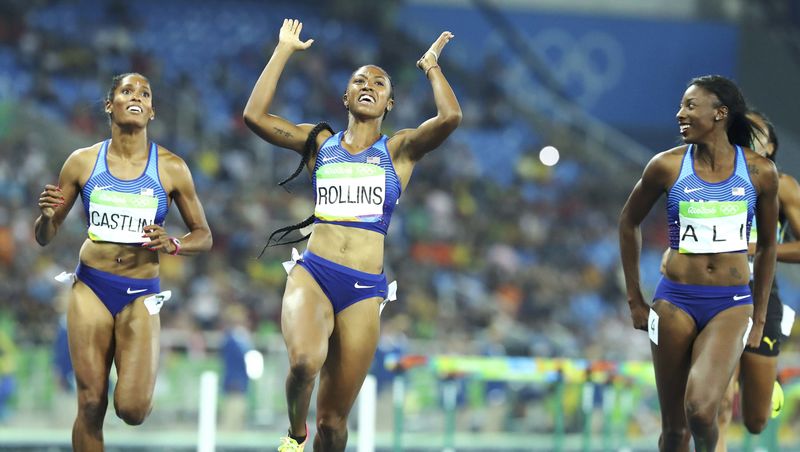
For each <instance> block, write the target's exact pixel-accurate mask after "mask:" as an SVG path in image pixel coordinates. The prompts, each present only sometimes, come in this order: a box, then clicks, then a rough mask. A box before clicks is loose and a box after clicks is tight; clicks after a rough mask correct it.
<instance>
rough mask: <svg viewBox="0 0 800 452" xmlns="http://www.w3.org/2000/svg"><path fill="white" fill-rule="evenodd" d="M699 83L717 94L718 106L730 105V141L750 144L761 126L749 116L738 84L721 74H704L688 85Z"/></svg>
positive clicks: (698, 84) (743, 144) (727, 128)
mask: <svg viewBox="0 0 800 452" xmlns="http://www.w3.org/2000/svg"><path fill="white" fill-rule="evenodd" d="M692 85H697V86H699V87H701V88H703V89H705V90H706V91H708V92H710V93H712V94H714V95H715V96H717V99H718V100H719V104H718V105H716V107H720V106H723V105H724V106H726V107H728V120H727V124H726V130H727V133H728V141H730V142H731V143H732V144H737V145H739V146H750V145H751V144H752V143H753V140H754V139H755V138H756V135H755V134H756V131H758V130H760V129H759V127H758V126H757V125H756V124H755V123H753V121H751V120H750V118H748V117H747V111H748V108H747V102H746V101H745V100H744V96H743V95H742V92H741V90H739V87H738V86H736V84H735V83H734V82H733V81H732V80H730V79H728V78H725V77H723V76H721V75H704V76H702V77H695V78H693V79H692V80H690V81H689V84H688V86H692Z"/></svg>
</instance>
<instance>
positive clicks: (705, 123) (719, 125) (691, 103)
mask: <svg viewBox="0 0 800 452" xmlns="http://www.w3.org/2000/svg"><path fill="white" fill-rule="evenodd" d="M675 116H676V118H677V119H678V127H680V133H681V136H683V141H685V142H687V143H697V142H699V141H700V140H701V139H702V138H703V137H705V136H707V135H708V134H709V133H711V132H712V131H713V130H715V129H721V130H722V131H723V132H724V131H725V124H726V120H727V116H728V107H726V106H724V105H722V104H721V103H720V101H719V99H717V96H716V95H715V94H713V93H711V92H709V91H707V90H705V89H704V88H702V87H700V86H697V85H692V86H690V87H689V88H687V89H686V92H685V93H684V94H683V99H681V106H680V109H678V113H677V114H676V115H675Z"/></svg>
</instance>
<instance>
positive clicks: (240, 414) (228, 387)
mask: <svg viewBox="0 0 800 452" xmlns="http://www.w3.org/2000/svg"><path fill="white" fill-rule="evenodd" d="M223 318H224V323H225V330H224V332H223V336H222V343H221V344H220V358H221V360H222V367H223V371H222V394H223V398H222V408H221V416H220V420H221V423H222V428H224V429H226V430H239V429H242V428H244V427H245V426H246V422H245V419H246V418H247V416H246V414H247V390H248V388H249V385H250V378H249V376H248V374H247V362H246V361H245V355H246V354H247V352H249V351H250V350H253V342H252V339H251V337H250V329H249V326H248V316H247V311H246V310H245V308H244V307H243V306H241V305H238V304H233V305H229V306H228V307H227V308H226V309H225V312H224V313H223Z"/></svg>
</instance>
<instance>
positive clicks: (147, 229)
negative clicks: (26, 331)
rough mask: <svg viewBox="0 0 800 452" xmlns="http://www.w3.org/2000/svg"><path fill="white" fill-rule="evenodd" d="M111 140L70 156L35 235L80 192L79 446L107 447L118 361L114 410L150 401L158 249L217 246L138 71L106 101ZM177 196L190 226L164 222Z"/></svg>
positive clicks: (133, 417) (46, 234)
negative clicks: (171, 228) (173, 230)
mask: <svg viewBox="0 0 800 452" xmlns="http://www.w3.org/2000/svg"><path fill="white" fill-rule="evenodd" d="M105 112H106V113H107V114H108V115H109V119H110V123H111V139H109V140H106V141H103V142H101V143H97V144H94V145H92V146H89V147H87V148H83V149H78V150H76V151H75V152H73V153H72V154H71V155H70V156H69V158H67V160H66V162H65V163H64V166H63V167H62V169H61V174H60V175H59V180H58V185H45V188H44V191H43V192H42V194H41V195H40V197H39V209H40V210H41V215H40V216H39V218H37V219H36V224H35V234H36V241H37V242H39V244H40V245H42V246H44V245H47V244H48V243H50V241H51V240H53V237H55V235H56V233H57V232H58V228H59V227H60V226H61V223H62V222H63V221H64V218H65V217H66V216H67V213H69V210H70V208H72V205H73V203H74V202H75V200H76V199H77V197H78V194H80V196H81V198H82V200H83V208H84V211H85V212H86V222H87V227H88V236H89V237H88V239H87V240H86V241H85V242H84V243H83V246H81V250H80V256H79V261H78V267H77V269H76V270H75V274H74V276H73V277H72V278H71V279H69V280H68V282H71V283H72V290H71V293H70V297H69V306H68V309H67V329H68V337H69V349H70V356H71V357H72V362H73V365H74V368H75V379H76V382H77V389H78V415H77V417H76V419H75V423H74V425H73V428H72V447H73V450H76V451H101V450H103V418H104V417H105V413H106V408H107V406H108V378H109V372H110V371H111V363H112V362H114V364H115V365H116V368H117V377H118V378H117V383H116V386H115V388H114V408H115V409H116V413H117V416H119V417H120V418H121V419H122V420H124V421H125V422H126V423H128V424H130V425H138V424H141V423H142V422H143V421H144V419H145V418H146V417H147V415H148V414H149V413H150V410H151V409H152V400H153V387H154V385H155V378H156V367H157V363H158V353H159V329H160V323H159V316H158V315H157V314H158V312H159V310H160V309H161V306H162V305H163V303H164V301H166V298H168V292H161V289H160V284H159V277H158V268H159V255H158V253H165V254H171V255H178V254H180V255H191V254H196V253H199V252H202V251H208V250H209V249H210V248H211V231H210V230H209V228H208V223H207V222H206V218H205V214H204V213H203V208H202V206H201V205H200V201H199V200H198V198H197V194H196V192H195V188H194V182H193V181H192V175H191V173H190V172H189V168H188V167H187V166H186V163H184V161H183V160H181V159H180V158H179V157H178V156H176V155H175V154H173V153H172V152H170V151H168V150H166V149H164V148H163V147H161V146H159V145H157V144H156V143H153V142H151V141H149V140H148V137H147V125H148V123H149V122H150V121H151V120H153V119H154V118H155V109H154V108H153V103H152V92H151V90H150V82H149V81H148V80H147V78H145V77H144V76H142V75H140V74H136V73H129V74H122V75H118V76H116V77H114V79H113V81H112V84H111V89H110V90H109V92H108V95H107V96H106V100H105ZM170 202H174V203H175V205H177V206H178V210H179V211H180V213H181V216H182V217H183V221H184V223H186V226H187V228H188V229H189V233H188V234H186V235H185V236H183V237H181V238H176V237H172V236H170V235H169V234H167V231H166V230H165V229H164V219H165V217H166V216H167V210H168V209H169V205H170Z"/></svg>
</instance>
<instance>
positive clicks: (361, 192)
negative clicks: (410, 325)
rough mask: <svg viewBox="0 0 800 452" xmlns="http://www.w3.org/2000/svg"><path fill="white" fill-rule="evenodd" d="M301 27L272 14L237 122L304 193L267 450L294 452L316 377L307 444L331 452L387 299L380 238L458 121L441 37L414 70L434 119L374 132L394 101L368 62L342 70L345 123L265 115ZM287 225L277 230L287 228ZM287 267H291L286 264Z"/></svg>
mask: <svg viewBox="0 0 800 452" xmlns="http://www.w3.org/2000/svg"><path fill="white" fill-rule="evenodd" d="M301 30H302V24H301V23H300V22H298V21H297V20H288V19H287V20H284V22H283V25H282V27H281V30H280V34H279V41H278V45H277V46H276V48H275V51H274V52H273V54H272V57H271V58H270V60H269V62H268V63H267V65H266V67H265V68H264V71H263V72H262V73H261V76H260V77H259V79H258V81H257V82H256V84H255V87H254V88H253V92H252V94H251V95H250V99H249V100H248V102H247V106H246V107H245V110H244V119H245V122H246V123H247V125H248V126H249V127H250V129H252V130H253V131H254V132H255V133H256V134H258V135H259V136H260V137H262V138H264V139H265V140H266V141H268V142H270V143H272V144H274V145H277V146H280V147H284V148H287V149H291V150H294V151H296V152H298V153H299V154H300V155H301V156H302V163H301V165H300V167H299V168H298V170H297V171H296V172H295V176H296V175H297V174H298V173H299V172H300V171H301V170H302V167H305V168H306V169H307V170H308V171H309V172H310V173H311V175H312V177H313V180H314V190H315V199H316V202H315V210H314V215H313V216H312V217H309V219H308V220H307V221H306V222H303V223H301V224H299V225H295V227H294V228H297V227H300V226H305V225H311V223H314V225H313V233H312V234H311V235H310V239H309V242H308V247H307V249H306V251H305V253H303V255H302V256H300V255H295V256H294V258H293V261H290V262H288V263H287V264H286V267H287V269H288V270H289V277H288V280H287V283H286V291H285V293H284V296H283V307H282V312H281V330H282V332H283V337H284V339H285V341H286V347H287V349H288V352H289V366H290V369H289V375H288V377H287V379H286V399H287V402H288V408H289V435H288V436H287V437H284V438H281V445H280V446H279V450H281V451H284V452H289V451H299V450H303V448H304V447H305V444H306V437H307V436H308V430H307V427H306V418H307V416H308V407H309V404H310V402H311V392H312V390H313V388H314V384H315V381H316V378H317V376H319V380H320V383H319V392H318V396H317V419H316V424H317V434H316V436H315V438H314V450H317V451H343V450H344V449H345V446H346V444H347V416H348V413H349V412H350V409H351V407H352V405H353V402H354V401H355V398H356V395H357V394H358V391H359V389H360V388H361V384H362V383H363V381H364V377H365V376H366V374H367V371H368V370H369V367H370V364H371V362H372V358H373V356H374V354H375V349H376V346H377V342H378V336H379V326H380V319H379V306H380V304H381V302H382V301H383V300H384V299H386V298H387V297H388V296H389V295H390V294H389V293H388V292H389V289H388V288H387V284H386V278H385V276H384V274H383V252H384V251H383V250H384V236H385V234H386V231H387V228H388V227H389V221H390V219H391V215H392V212H393V210H394V207H395V204H396V203H397V199H398V198H399V196H400V193H401V191H402V190H403V189H404V188H405V187H406V185H407V184H408V181H409V179H410V177H411V172H412V171H413V168H414V165H415V164H416V163H417V162H418V161H419V160H420V159H421V158H422V157H423V156H424V155H425V154H426V153H427V152H430V151H432V150H433V149H435V148H436V147H437V146H439V144H441V143H442V142H443V141H444V140H445V139H446V138H447V136H448V135H450V133H452V132H453V130H455V128H456V127H457V126H458V124H459V122H460V120H461V109H460V107H459V105H458V101H457V100H456V97H455V95H454V93H453V90H452V89H451V88H450V85H449V84H448V83H447V80H446V79H445V77H444V75H443V74H442V71H441V68H440V67H439V65H438V63H437V59H438V57H439V55H440V53H441V51H442V49H443V48H444V46H445V45H446V44H447V42H448V41H449V40H450V39H451V38H452V36H453V35H452V34H451V33H449V32H444V33H442V35H441V36H439V38H438V39H437V40H436V41H435V42H434V43H433V45H431V47H430V49H429V50H428V51H427V52H425V54H424V55H423V57H422V58H420V60H419V61H418V62H417V66H418V67H419V68H420V69H421V70H422V71H423V72H424V74H425V76H426V77H427V78H428V79H429V80H430V83H431V87H432V89H433V96H434V100H435V102H436V108H437V114H436V116H435V117H433V118H431V119H429V120H427V121H425V122H424V123H423V124H421V125H420V126H419V127H417V128H414V129H405V130H401V131H398V132H397V133H395V134H394V135H392V136H391V137H386V136H384V135H382V134H381V124H382V121H383V118H384V116H385V115H386V113H388V112H389V111H390V110H391V109H392V107H393V106H394V97H393V90H392V82H391V79H390V78H389V75H388V74H387V73H386V72H385V71H384V70H383V69H381V68H379V67H377V66H364V67H361V68H359V69H357V70H356V71H355V72H354V73H353V74H352V76H351V77H350V80H349V82H348V85H347V89H346V90H345V94H344V96H343V98H342V103H343V105H344V107H345V108H346V109H347V111H348V124H347V129H346V130H344V131H341V132H339V133H336V134H334V133H333V131H332V130H330V127H328V126H327V125H326V124H320V125H317V126H313V125H311V124H299V125H295V124H293V123H291V122H289V121H287V120H285V119H283V118H281V117H279V116H276V115H274V114H271V113H270V112H269V110H270V105H271V104H272V100H273V98H274V97H275V91H276V87H277V83H278V78H279V77H280V75H281V73H282V72H283V69H284V67H285V65H286V62H287V60H288V59H289V57H290V56H291V55H292V54H293V53H294V52H295V51H298V50H305V49H307V48H308V47H309V46H310V45H311V44H312V42H313V40H311V39H309V40H306V41H301V40H300V38H299V36H300V31H301ZM291 229H293V228H292V227H289V228H284V230H291ZM295 262H296V263H297V264H298V265H293V264H294V263H295Z"/></svg>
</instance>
